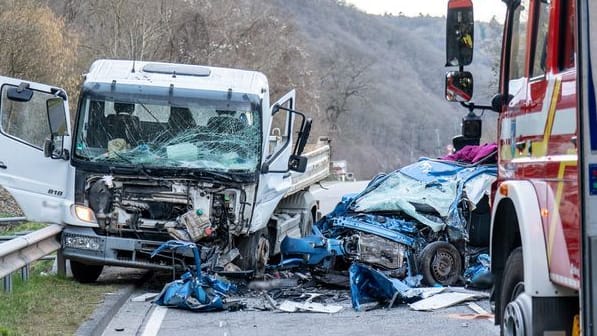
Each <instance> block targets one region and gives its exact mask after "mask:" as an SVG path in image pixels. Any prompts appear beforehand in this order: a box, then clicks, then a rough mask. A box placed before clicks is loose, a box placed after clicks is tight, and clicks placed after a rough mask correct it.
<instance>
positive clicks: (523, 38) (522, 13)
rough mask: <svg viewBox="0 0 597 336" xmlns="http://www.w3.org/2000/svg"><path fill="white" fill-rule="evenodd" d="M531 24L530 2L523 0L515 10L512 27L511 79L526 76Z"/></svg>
mask: <svg viewBox="0 0 597 336" xmlns="http://www.w3.org/2000/svg"><path fill="white" fill-rule="evenodd" d="M528 22H529V0H522V1H521V2H520V5H518V7H517V8H516V9H515V10H514V20H513V25H512V49H511V53H510V74H509V78H510V79H518V78H522V77H524V75H525V72H524V71H525V59H526V45H527V29H528Z"/></svg>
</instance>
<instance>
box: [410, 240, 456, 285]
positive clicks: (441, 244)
mask: <svg viewBox="0 0 597 336" xmlns="http://www.w3.org/2000/svg"><path fill="white" fill-rule="evenodd" d="M419 270H420V272H421V273H422V275H423V280H424V281H425V282H426V283H427V284H428V285H430V286H435V285H437V284H439V285H442V286H449V285H453V284H455V283H456V282H458V280H459V279H460V276H461V274H462V257H461V256H460V253H459V252H458V250H457V249H456V247H454V245H452V244H450V243H448V242H445V241H436V242H433V243H431V244H429V245H427V246H425V248H424V249H423V251H422V252H421V255H420V256H419Z"/></svg>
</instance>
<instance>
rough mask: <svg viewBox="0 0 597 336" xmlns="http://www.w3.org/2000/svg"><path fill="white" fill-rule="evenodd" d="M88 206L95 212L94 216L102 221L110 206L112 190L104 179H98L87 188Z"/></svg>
mask: <svg viewBox="0 0 597 336" xmlns="http://www.w3.org/2000/svg"><path fill="white" fill-rule="evenodd" d="M87 197H88V200H89V207H90V208H91V209H93V211H94V212H95V217H96V218H97V219H98V221H101V223H103V222H104V221H105V219H106V217H107V216H108V214H109V213H110V210H111V208H112V192H111V191H110V188H109V187H108V185H107V184H106V181H105V180H104V179H99V180H97V181H95V182H93V184H91V187H90V188H89V191H88V194H87Z"/></svg>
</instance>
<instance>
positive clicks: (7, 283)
mask: <svg viewBox="0 0 597 336" xmlns="http://www.w3.org/2000/svg"><path fill="white" fill-rule="evenodd" d="M2 287H3V288H4V292H5V293H10V292H12V274H9V275H7V276H5V277H4V279H2Z"/></svg>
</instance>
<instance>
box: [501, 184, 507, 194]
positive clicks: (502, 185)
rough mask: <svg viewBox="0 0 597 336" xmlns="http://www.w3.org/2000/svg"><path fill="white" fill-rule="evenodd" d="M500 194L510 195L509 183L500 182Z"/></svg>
mask: <svg viewBox="0 0 597 336" xmlns="http://www.w3.org/2000/svg"><path fill="white" fill-rule="evenodd" d="M500 194H502V195H503V196H508V185H507V184H500Z"/></svg>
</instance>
